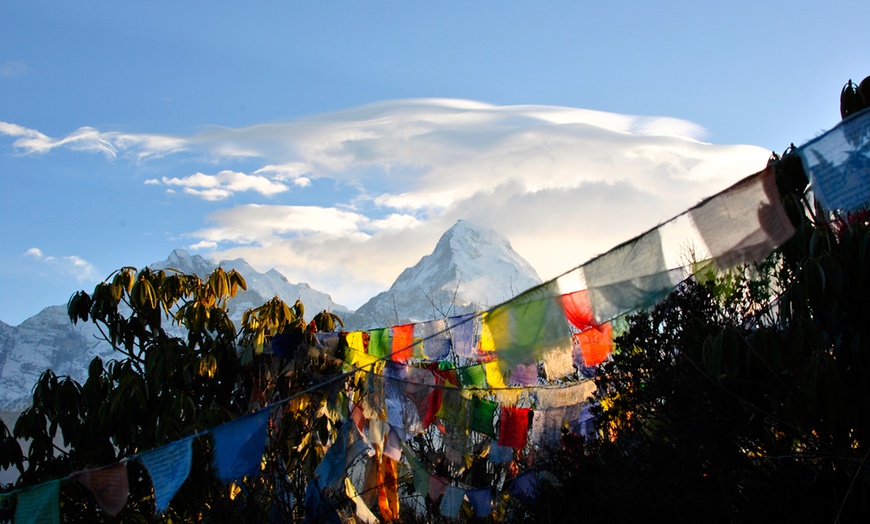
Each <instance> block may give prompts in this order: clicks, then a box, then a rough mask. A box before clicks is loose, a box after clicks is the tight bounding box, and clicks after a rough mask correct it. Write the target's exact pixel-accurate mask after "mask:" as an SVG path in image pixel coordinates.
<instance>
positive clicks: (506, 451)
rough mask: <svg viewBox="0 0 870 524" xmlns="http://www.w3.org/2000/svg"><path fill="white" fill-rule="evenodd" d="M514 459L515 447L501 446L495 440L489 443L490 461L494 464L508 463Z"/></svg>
mask: <svg viewBox="0 0 870 524" xmlns="http://www.w3.org/2000/svg"><path fill="white" fill-rule="evenodd" d="M513 459H514V450H513V448H510V447H507V446H499V445H498V444H496V443H495V442H490V444H489V461H490V462H492V463H493V464H507V463H508V462H510V461H512V460H513Z"/></svg>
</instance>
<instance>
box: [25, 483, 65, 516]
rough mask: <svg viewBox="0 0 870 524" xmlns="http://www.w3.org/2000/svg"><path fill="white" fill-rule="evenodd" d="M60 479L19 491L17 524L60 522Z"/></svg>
mask: <svg viewBox="0 0 870 524" xmlns="http://www.w3.org/2000/svg"><path fill="white" fill-rule="evenodd" d="M59 492H60V480H52V481H49V482H45V483H43V484H38V485H36V486H33V487H30V488H27V489H25V490H23V491H20V492H19V493H18V503H17V505H16V507H15V519H14V521H15V524H22V523H24V524H58V523H59V522H60V513H59V510H60V509H59V506H58V498H59Z"/></svg>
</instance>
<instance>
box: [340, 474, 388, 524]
mask: <svg viewBox="0 0 870 524" xmlns="http://www.w3.org/2000/svg"><path fill="white" fill-rule="evenodd" d="M344 493H345V495H347V497H348V498H349V499H350V500H351V501H353V502H354V504H355V505H356V517H357V519H358V521H359V522H361V523H362V524H378V522H380V521H379V520H378V518H377V517H376V516H375V514H374V513H372V510H370V509H369V507H368V506H366V503H365V501H364V500H363V499H362V497H360V496H359V493H357V491H356V488H355V487H354V486H353V483H352V482H351V481H350V478H348V477H345V478H344Z"/></svg>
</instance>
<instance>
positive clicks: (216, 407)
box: [0, 267, 341, 522]
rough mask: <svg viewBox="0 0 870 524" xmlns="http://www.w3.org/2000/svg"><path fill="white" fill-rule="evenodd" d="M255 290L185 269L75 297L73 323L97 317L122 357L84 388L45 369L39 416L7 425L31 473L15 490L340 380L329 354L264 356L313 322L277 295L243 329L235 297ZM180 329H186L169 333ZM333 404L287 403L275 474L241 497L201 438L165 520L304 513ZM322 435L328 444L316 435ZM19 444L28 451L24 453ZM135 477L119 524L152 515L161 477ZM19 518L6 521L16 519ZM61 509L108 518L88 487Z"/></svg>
mask: <svg viewBox="0 0 870 524" xmlns="http://www.w3.org/2000/svg"><path fill="white" fill-rule="evenodd" d="M246 287H247V286H246V283H245V280H244V278H243V277H242V276H241V275H239V274H238V273H237V272H236V271H234V270H233V271H229V272H226V271H224V270H223V269H222V268H218V269H216V270H215V271H214V272H213V273H212V274H211V275H209V276H208V277H207V278H206V279H204V280H203V279H200V278H199V277H197V276H196V275H187V274H183V273H180V272H177V271H174V270H167V271H153V270H150V269H148V268H145V269H143V270H142V271H137V270H136V269H135V268H132V267H125V268H122V269H120V270H118V271H116V272H115V273H113V274H112V275H110V277H109V278H108V279H107V280H106V281H104V282H102V283H100V284H98V285H97V286H96V287H95V289H94V291H93V293H92V294H88V293H86V292H84V291H80V292H78V293H76V294H74V295H73V296H72V297H71V298H70V301H69V304H68V311H69V315H70V319H71V321H72V322H79V321H84V322H93V323H94V324H95V325H96V326H98V328H99V329H100V332H101V333H102V335H103V336H104V338H105V340H107V341H108V342H109V343H111V344H112V346H113V347H114V349H115V350H116V352H117V354H118V358H117V359H115V360H111V361H109V362H107V363H104V362H102V361H101V360H100V359H99V358H95V359H94V360H93V361H92V362H91V364H90V366H89V368H88V378H87V380H86V381H85V382H84V384H79V383H77V382H76V381H74V380H72V379H71V378H70V377H62V376H57V375H55V374H54V373H53V372H52V371H51V370H48V371H46V372H45V373H43V375H42V376H41V377H40V379H39V381H38V383H37V384H36V385H35V387H34V390H33V403H32V405H31V407H29V408H28V409H26V410H25V411H24V412H22V413H21V416H20V417H19V419H18V422H17V423H16V425H15V427H14V429H13V430H12V431H11V432H10V431H9V430H8V429H7V428H6V427H5V426H4V427H3V428H2V429H0V452H2V453H0V465H2V466H4V467H8V466H14V467H17V468H18V470H19V471H20V477H19V479H18V481H17V483H16V484H15V486H14V487H15V488H22V487H26V486H30V485H34V484H38V483H41V482H45V481H48V480H53V479H57V478H63V477H66V476H67V475H69V474H70V473H71V472H74V471H80V470H84V469H87V468H94V467H100V466H105V465H109V464H112V463H115V462H117V461H119V460H121V459H123V458H125V457H129V456H131V455H134V454H136V453H139V452H142V451H147V450H149V449H153V448H156V447H158V446H161V445H163V444H167V443H169V442H172V441H175V440H178V439H180V438H183V437H185V436H188V435H192V434H197V433H199V432H201V431H203V430H207V429H210V428H213V427H215V426H217V425H219V424H222V423H224V422H228V421H231V420H234V419H235V418H238V417H239V416H241V415H244V414H246V413H249V412H251V411H252V410H255V409H259V408H261V407H264V406H267V405H269V403H270V402H272V401H274V400H277V399H281V398H287V397H289V396H292V395H293V394H294V393H296V392H299V391H302V390H304V389H306V388H308V387H310V386H311V385H312V383H313V382H312V381H313V380H315V379H316V378H317V377H318V376H319V375H326V374H331V373H335V372H336V371H337V366H336V364H335V363H332V362H327V361H326V360H324V359H322V358H321V359H314V360H310V359H307V358H302V359H297V360H287V359H283V358H278V357H275V356H273V355H272V354H271V353H270V352H269V351H264V350H266V349H268V347H269V340H270V339H271V337H272V336H274V335H275V334H277V333H296V334H298V337H297V338H298V340H300V341H301V340H302V336H304V334H305V333H306V332H307V326H306V323H305V321H304V319H303V314H304V307H303V305H302V303H301V302H299V301H297V302H296V304H294V305H293V306H287V305H286V304H285V303H284V302H282V301H281V300H279V299H277V298H274V299H272V300H270V301H268V302H267V303H266V304H264V305H263V306H261V307H259V308H255V309H252V310H249V311H247V312H245V313H244V318H243V321H242V326H241V332H240V333H237V332H236V328H235V326H234V324H233V322H232V321H231V320H230V318H229V316H228V313H227V301H228V300H229V298H231V297H233V296H235V295H236V293H238V291H239V290H244V289H246ZM334 318H335V319H337V321H338V322H340V321H341V320H340V319H338V318H337V317H334ZM168 324H174V325H175V326H178V327H179V328H181V329H177V328H176V329H173V330H168V329H167V327H166V326H167V325H168ZM313 327H314V326H313V325H312V328H313ZM173 333H174V334H173ZM179 333H181V334H179ZM240 357H244V358H240ZM303 357H307V355H303ZM327 393H330V391H327ZM331 394H332V398H331V400H332V401H335V397H336V395H337V394H338V391H337V390H335V389H334V388H333V389H332V390H331ZM326 402H327V395H326V394H325V393H318V394H308V395H305V396H302V397H299V398H298V399H296V400H295V401H294V402H291V403H289V404H283V405H282V406H281V407H279V408H278V409H279V410H280V412H279V413H278V416H277V418H276V419H275V422H276V423H275V424H273V425H271V426H270V430H269V433H270V442H272V443H273V444H272V445H270V446H268V447H267V451H266V454H265V468H264V470H263V474H262V475H261V476H259V477H258V478H255V479H247V480H246V481H245V482H244V483H243V484H244V487H243V489H238V488H234V487H233V486H226V485H223V484H222V483H221V482H220V481H218V480H217V479H216V477H215V475H214V472H213V471H212V469H213V466H212V464H211V456H212V449H211V446H212V444H211V441H210V440H208V439H196V440H195V441H194V442H195V445H194V463H193V467H192V470H191V474H190V477H189V478H188V480H187V481H186V482H185V483H184V485H183V486H182V488H181V490H180V491H179V493H178V494H177V495H176V497H175V498H174V499H173V502H172V505H171V506H170V508H169V510H168V511H167V513H166V514H165V518H166V519H169V520H172V521H179V520H180V521H190V520H205V521H221V522H223V521H227V520H229V521H247V522H262V521H265V520H268V519H269V518H277V519H278V520H293V519H298V518H301V516H302V513H301V512H302V509H301V504H302V501H303V500H304V488H305V483H306V482H307V480H308V478H309V476H310V474H311V472H312V471H313V469H314V467H315V466H316V465H317V463H318V462H319V460H320V458H321V457H322V454H323V448H322V446H320V445H319V442H320V441H323V442H325V441H327V439H328V438H329V436H330V434H331V433H332V431H333V430H334V419H335V418H336V416H337V415H336V414H335V413H334V412H332V411H329V410H327V409H324V405H325V403H326ZM330 417H332V418H330ZM315 429H318V430H320V434H321V437H320V439H313V438H312V434H313V433H312V432H313V431H314V430H315ZM16 439H23V440H24V441H26V442H27V444H28V449H27V452H26V453H23V452H22V449H21V447H20V446H19V444H18V442H17V441H16ZM128 474H129V478H130V492H131V494H130V499H129V502H128V504H127V507H126V508H125V509H124V511H123V512H122V513H121V515H120V516H119V517H118V518H119V519H120V520H123V521H127V520H130V521H143V520H144V521H148V520H152V519H153V518H154V517H155V516H154V514H153V513H154V499H153V493H152V488H151V480H150V477H149V476H148V475H147V472H146V471H145V470H144V469H143V468H142V467H141V466H139V465H138V464H137V463H136V462H135V461H132V462H129V463H128ZM238 484H239V485H241V484H242V483H241V482H239V483H238ZM9 511H11V510H10V509H6V510H5V512H4V513H3V514H0V518H10V517H11V513H8V512H9ZM61 514H62V518H63V519H67V520H69V521H88V522H98V521H103V520H107V519H108V517H106V516H105V515H104V514H103V513H102V511H101V510H100V509H99V507H98V506H97V504H96V503H95V502H94V499H93V496H92V495H91V494H90V493H89V492H87V490H86V489H85V488H84V487H82V486H81V485H79V484H78V483H76V482H64V483H62V489H61Z"/></svg>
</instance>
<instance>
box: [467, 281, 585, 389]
mask: <svg viewBox="0 0 870 524" xmlns="http://www.w3.org/2000/svg"><path fill="white" fill-rule="evenodd" d="M483 325H484V326H485V327H486V328H488V329H489V331H490V333H491V334H492V339H493V345H494V349H495V351H496V355H497V357H498V359H499V362H500V364H501V366H502V371H503V372H504V371H507V370H512V369H513V368H514V367H515V366H516V365H517V364H530V363H536V362H538V360H540V358H541V356H542V355H543V354H544V353H545V352H547V351H548V350H550V349H551V348H553V347H556V346H559V345H562V344H564V343H565V342H566V341H570V338H571V332H570V330H569V329H568V322H567V320H566V319H565V310H564V309H563V307H562V296H561V294H560V292H559V289H558V284H557V282H556V281H555V280H552V281H550V282H547V283H544V284H541V285H540V286H538V287H535V288H532V289H530V290H528V291H526V292H524V293H521V294H520V295H518V296H516V297H515V298H513V299H511V300H510V301H509V302H506V303H505V304H502V305H500V306H498V307H496V308H493V309H492V310H490V311H488V312H487V314H486V316H485V317H483Z"/></svg>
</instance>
